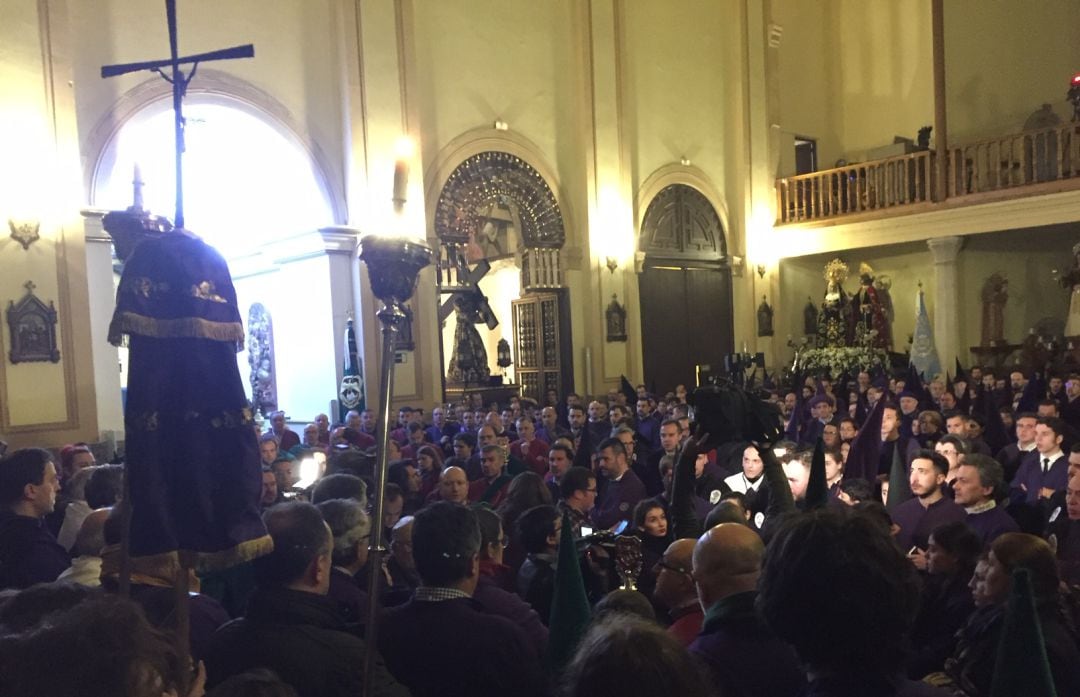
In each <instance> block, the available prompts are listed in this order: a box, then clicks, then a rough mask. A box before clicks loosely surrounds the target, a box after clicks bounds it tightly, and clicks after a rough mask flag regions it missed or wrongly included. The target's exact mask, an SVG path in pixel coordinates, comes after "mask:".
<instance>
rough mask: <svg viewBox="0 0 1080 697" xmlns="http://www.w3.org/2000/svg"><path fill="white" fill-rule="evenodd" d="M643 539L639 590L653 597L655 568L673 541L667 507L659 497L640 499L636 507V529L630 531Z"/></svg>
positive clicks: (638, 578) (638, 581)
mask: <svg viewBox="0 0 1080 697" xmlns="http://www.w3.org/2000/svg"><path fill="white" fill-rule="evenodd" d="M630 534H633V535H636V536H637V537H639V538H640V539H641V555H642V560H641V573H640V574H638V577H637V587H638V590H639V591H641V592H642V593H643V594H645V595H646V596H647V597H650V598H651V597H652V594H653V589H654V588H656V573H655V572H654V571H653V568H654V567H655V566H656V563H657V562H658V561H660V558H661V557H663V556H664V550H666V549H667V548H668V545H670V544H671V542H672V537H673V535H672V533H671V530H670V528H669V527H668V519H667V508H666V506H665V505H664V502H663V501H662V500H661V499H659V498H652V499H645V500H644V501H639V502H638V504H637V506H635V507H634V529H633V531H632V532H631V533H630Z"/></svg>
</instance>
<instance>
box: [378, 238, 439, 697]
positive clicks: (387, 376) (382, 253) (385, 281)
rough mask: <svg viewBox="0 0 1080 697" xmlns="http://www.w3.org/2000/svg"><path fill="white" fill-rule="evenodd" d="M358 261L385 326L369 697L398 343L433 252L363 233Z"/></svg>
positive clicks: (415, 244)
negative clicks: (379, 305)
mask: <svg viewBox="0 0 1080 697" xmlns="http://www.w3.org/2000/svg"><path fill="white" fill-rule="evenodd" d="M360 259H361V260H362V261H363V262H364V263H365V264H366V265H367V269H368V278H369V280H370V281H371V291H372V292H373V293H374V294H375V297H376V298H378V299H379V300H380V302H382V308H381V309H380V310H379V311H378V313H377V315H378V317H379V321H380V322H381V323H382V338H383V343H382V354H381V357H382V365H381V366H380V368H381V371H380V375H379V420H378V422H377V423H378V428H379V457H378V461H377V463H376V465H375V491H374V492H373V493H372V506H371V547H370V553H369V555H368V569H369V571H370V574H369V576H368V607H367V626H366V627H365V630H366V636H365V641H366V642H367V653H366V655H365V657H364V685H365V688H364V694H365V695H367V694H371V675H372V670H373V666H374V660H375V646H376V639H375V630H376V623H377V621H378V613H379V576H380V575H381V574H382V557H383V554H384V553H385V552H386V548H385V547H384V546H383V524H382V519H383V495H384V494H385V492H386V469H387V454H388V453H387V450H388V444H389V441H390V399H391V396H392V395H393V391H394V341H395V338H396V336H395V335H396V334H397V332H398V330H399V329H400V328H401V326H402V324H403V323H404V322H405V320H406V318H407V316H408V315H407V314H406V311H405V307H404V304H405V303H406V302H407V301H408V300H409V298H411V297H412V295H413V293H414V292H415V291H416V281H417V279H418V278H419V276H420V270H421V269H423V268H424V267H425V266H428V265H430V264H431V262H432V261H433V259H434V254H433V253H432V251H431V248H430V247H428V246H427V245H426V244H424V243H423V242H420V241H414V240H408V239H403V238H400V237H390V236H387V235H365V236H364V237H361V238H360Z"/></svg>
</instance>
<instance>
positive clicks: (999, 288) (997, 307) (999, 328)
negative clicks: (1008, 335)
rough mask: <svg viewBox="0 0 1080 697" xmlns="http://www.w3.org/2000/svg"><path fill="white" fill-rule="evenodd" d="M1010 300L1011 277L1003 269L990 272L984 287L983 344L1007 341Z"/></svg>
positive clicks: (992, 344) (991, 344)
mask: <svg viewBox="0 0 1080 697" xmlns="http://www.w3.org/2000/svg"><path fill="white" fill-rule="evenodd" d="M1008 301H1009V279H1007V278H1005V274H1004V273H1003V272H1001V271H995V272H994V273H992V274H990V277H989V278H987V279H986V282H985V283H983V287H982V345H983V346H997V345H998V344H1000V343H1004V342H1005V303H1006V302H1008Z"/></svg>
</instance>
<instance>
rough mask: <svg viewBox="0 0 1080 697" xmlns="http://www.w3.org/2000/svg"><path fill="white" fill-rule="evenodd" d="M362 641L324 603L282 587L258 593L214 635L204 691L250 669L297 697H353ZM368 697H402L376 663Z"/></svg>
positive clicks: (380, 663)
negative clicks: (266, 673)
mask: <svg viewBox="0 0 1080 697" xmlns="http://www.w3.org/2000/svg"><path fill="white" fill-rule="evenodd" d="M364 651H365V647H364V642H363V640H362V639H360V637H359V636H357V635H356V634H354V633H352V631H350V627H349V625H347V624H346V623H345V621H344V620H343V619H342V618H341V615H340V614H338V611H337V604H336V603H335V602H334V601H333V600H332V599H330V598H328V597H326V596H323V595H316V594H314V593H304V592H302V591H295V590H289V589H287V588H274V589H259V590H257V591H255V593H254V594H253V595H252V596H251V601H250V603H249V605H248V612H247V615H246V616H244V617H242V618H240V619H237V620H233V621H232V622H229V623H228V624H226V625H225V626H224V627H222V628H221V629H219V630H218V631H217V634H215V635H214V639H213V641H212V642H211V646H210V650H209V652H208V654H207V657H206V672H207V683H206V686H207V687H208V688H210V687H213V686H214V685H216V684H217V683H219V682H221V681H222V680H224V679H225V678H227V677H229V676H231V675H236V674H238V673H242V672H244V671H247V670H251V669H253V668H269V669H270V670H273V671H274V672H275V673H277V674H278V675H279V676H280V677H281V679H282V680H283V681H285V682H287V683H288V684H289V685H291V686H292V687H293V689H294V690H296V692H297V694H298V695H300V697H335V696H338V695H340V697H355V696H356V695H359V694H360V691H361V689H362V685H363V677H364V675H363V673H364ZM372 693H373V694H374V695H386V696H387V697H407V696H408V694H409V691H408V690H407V689H405V688H404V687H403V686H402V685H401V684H399V683H398V682H397V681H396V680H394V678H393V677H392V676H391V675H390V673H389V672H388V671H387V669H386V664H385V663H383V661H382V659H381V658H379V659H378V660H377V661H376V662H375V670H374V677H373V680H372Z"/></svg>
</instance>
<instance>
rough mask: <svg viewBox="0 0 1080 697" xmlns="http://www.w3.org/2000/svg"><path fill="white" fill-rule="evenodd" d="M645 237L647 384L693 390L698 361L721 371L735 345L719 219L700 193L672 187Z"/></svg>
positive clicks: (642, 280) (648, 218)
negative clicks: (725, 357)
mask: <svg viewBox="0 0 1080 697" xmlns="http://www.w3.org/2000/svg"><path fill="white" fill-rule="evenodd" d="M640 240H641V242H640V246H639V248H640V250H641V251H642V252H644V253H645V263H644V267H643V268H642V272H641V273H640V274H639V275H638V283H639V289H640V295H641V299H640V303H641V335H642V339H641V342H642V359H643V363H644V370H645V384H646V385H648V386H649V387H650V389H654V390H657V391H659V392H661V393H663V392H666V391H668V390H673V389H674V388H675V386H676V385H678V384H684V385H686V386H687V387H692V386H693V385H694V384H695V377H696V373H697V368H698V366H701V367H702V369H703V370H704V369H707V370H711V371H714V372H715V371H719V370H720V369H721V367H722V366H723V360H724V356H725V355H726V354H729V353H731V352H732V350H733V347H734V343H735V342H734V328H733V327H734V324H733V311H732V304H731V269H730V268H729V267H728V265H727V242H726V240H725V238H724V229H723V226H722V225H721V224H720V217H719V216H718V215H717V214H716V210H715V209H714V208H713V206H712V204H711V203H709V200H708V199H706V198H705V196H704V195H702V194H701V192H700V191H698V190H697V189H694V188H693V187H690V186H686V185H685V184H672V185H671V186H667V187H665V188H664V189H662V190H661V191H660V193H658V194H657V195H656V197H655V198H654V199H653V200H652V201H651V202H650V203H649V206H648V208H647V209H646V210H645V217H644V219H643V220H642V223H641V236H640ZM705 366H708V368H705Z"/></svg>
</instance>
